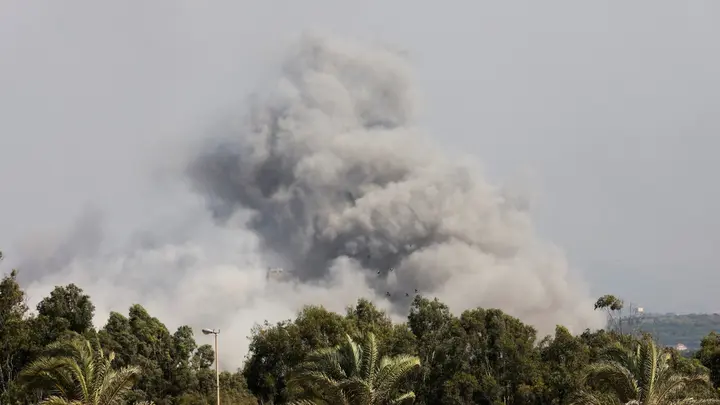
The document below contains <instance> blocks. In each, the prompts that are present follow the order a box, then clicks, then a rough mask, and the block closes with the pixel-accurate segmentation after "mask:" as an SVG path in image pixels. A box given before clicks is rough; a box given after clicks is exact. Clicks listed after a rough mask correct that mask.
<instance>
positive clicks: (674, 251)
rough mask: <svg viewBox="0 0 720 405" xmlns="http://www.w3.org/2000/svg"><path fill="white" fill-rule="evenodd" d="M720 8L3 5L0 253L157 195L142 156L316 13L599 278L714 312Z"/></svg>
mask: <svg viewBox="0 0 720 405" xmlns="http://www.w3.org/2000/svg"><path fill="white" fill-rule="evenodd" d="M718 21H720V4H718V3H716V2H713V1H699V0H698V1H693V2H677V1H659V0H654V1H644V2H621V1H615V2H594V3H592V4H591V3H590V2H573V1H562V2H560V1H543V2H535V1H515V2H499V1H498V2H485V1H484V2H478V1H464V2H460V1H456V2H429V1H427V2H417V1H413V2H411V1H393V2H388V1H382V2H381V1H370V0H368V1H363V2H357V3H354V4H352V3H350V2H345V3H343V2H337V1H319V0H306V1H302V2H300V1H265V2H260V1H258V2H247V1H213V2H210V1H207V2H199V1H189V0H186V1H178V0H176V1H169V0H167V1H154V2H146V1H126V2H116V3H109V2H107V3H105V2H102V4H101V2H96V1H64V2H53V1H34V2H27V1H5V2H3V4H2V6H0V196H1V198H0V229H2V232H1V233H0V247H1V248H2V249H3V251H4V252H5V254H6V256H8V260H10V259H11V258H12V257H13V254H14V253H13V252H17V253H16V255H19V254H20V252H22V246H23V243H27V240H28V238H30V239H32V238H35V239H34V240H35V241H37V240H36V239H37V238H41V236H40V235H45V234H47V233H52V232H59V231H58V230H59V229H62V228H63V227H66V226H68V225H69V224H71V223H72V222H73V221H74V220H75V219H76V218H77V216H78V215H79V214H80V213H81V212H82V211H83V210H84V208H85V207H86V206H88V205H91V206H94V207H98V208H100V209H101V210H102V211H103V212H104V213H105V215H106V218H107V221H109V222H111V223H112V224H115V226H117V227H123V226H125V227H132V226H133V225H134V223H135V222H138V221H144V220H146V219H148V218H151V217H153V216H156V215H162V214H163V213H164V212H165V211H169V210H172V207H170V206H169V205H171V204H172V201H173V200H172V198H171V197H168V196H169V195H170V193H171V191H170V190H159V189H158V187H157V182H150V181H147V178H149V177H153V176H152V175H155V174H158V170H154V171H152V173H149V172H148V169H147V168H148V167H149V165H148V164H147V160H149V159H151V157H152V156H156V154H157V152H158V151H159V150H160V151H162V148H168V150H167V151H166V155H168V156H171V155H172V153H173V152H172V149H171V148H170V147H168V146H167V145H168V143H167V142H168V140H172V139H177V138H183V137H193V136H196V134H197V132H198V131H200V128H204V127H206V126H207V125H209V123H210V122H212V117H213V116H214V115H215V114H218V113H219V112H220V111H221V110H222V109H224V108H227V107H228V106H229V105H230V103H232V102H237V101H240V100H242V99H243V98H244V97H246V96H247V95H248V92H249V91H250V90H252V89H254V88H255V87H256V86H257V85H258V84H259V83H261V82H262V81H263V80H265V79H266V78H267V77H268V76H269V74H270V73H272V72H273V71H274V70H276V69H277V68H278V66H277V65H276V64H275V63H274V61H275V60H276V59H277V57H278V54H279V53H280V51H281V50H282V49H283V47H284V46H285V45H286V43H287V41H288V40H289V39H291V38H292V37H294V36H296V35H297V34H299V33H301V32H302V31H303V30H307V29H314V30H320V31H323V32H329V33H334V34H338V35H342V36H351V37H358V38H361V39H364V40H368V41H378V42H382V43H386V44H390V45H392V46H395V47H397V48H400V49H403V50H405V51H407V52H408V54H409V55H410V59H411V60H412V63H413V65H414V67H415V68H416V74H417V83H418V86H419V87H420V88H421V90H423V91H424V96H425V99H426V109H425V114H424V117H423V122H424V123H425V124H426V125H427V126H428V129H429V132H431V134H432V136H434V137H435V138H436V139H437V140H438V141H439V142H440V143H441V144H442V145H445V146H446V147H447V148H448V149H449V150H450V151H451V153H456V154H460V153H466V154H470V155H473V156H475V157H477V158H478V159H480V160H481V161H482V163H483V165H484V167H485V168H486V170H487V173H488V174H489V175H490V177H491V178H492V179H493V181H495V182H497V183H503V182H519V183H520V184H522V185H529V187H530V188H531V189H532V191H533V193H532V196H533V201H532V207H533V208H532V209H533V216H534V218H535V220H536V223H537V226H538V228H539V230H540V232H541V234H542V235H543V236H544V237H545V238H547V239H549V240H551V241H553V242H555V243H556V244H557V245H558V246H560V247H562V248H563V249H564V250H565V251H566V253H567V255H568V257H569V258H570V263H571V265H572V267H573V268H574V269H575V270H576V271H577V272H578V273H582V274H583V275H584V277H585V279H586V280H587V281H588V283H589V284H590V287H591V289H592V291H593V292H594V293H596V294H602V293H607V292H611V293H616V294H618V295H621V296H624V297H627V298H628V299H630V300H632V301H635V302H637V303H639V304H641V305H642V306H644V307H645V308H647V310H649V311H675V312H688V311H720V308H719V307H718V304H717V302H716V300H715V296H716V292H717V291H718V289H719V288H720V276H718V273H716V271H717V263H718V259H720V253H718V249H717V248H716V247H717V246H718V244H719V243H720V215H718V214H717V211H716V207H718V206H720V185H718V182H717V181H715V180H714V177H715V175H713V174H712V173H713V172H720V160H717V159H716V163H712V160H713V157H715V155H716V154H717V150H718V148H719V147H720V138H719V137H718V133H717V132H718V129H720V118H719V116H718V114H717V113H716V111H717V109H718V107H720V79H719V78H718V72H720V56H718V55H720V44H719V42H718V40H717V38H720V28H718V27H717V22H718ZM713 26H716V28H713ZM153 178H155V177H153ZM151 201H154V202H151ZM23 241H25V242H23ZM3 269H4V270H7V269H6V268H5V267H4V268H3Z"/></svg>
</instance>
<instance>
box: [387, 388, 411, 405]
mask: <svg viewBox="0 0 720 405" xmlns="http://www.w3.org/2000/svg"><path fill="white" fill-rule="evenodd" d="M413 402H415V393H414V392H412V391H410V392H406V393H404V394H402V395H400V396H399V397H397V398H395V399H393V400H392V401H390V404H392V405H408V404H412V403H413Z"/></svg>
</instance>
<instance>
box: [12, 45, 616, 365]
mask: <svg viewBox="0 0 720 405" xmlns="http://www.w3.org/2000/svg"><path fill="white" fill-rule="evenodd" d="M263 94H264V95H263V96H259V97H256V98H254V99H253V101H252V103H251V106H250V108H249V110H247V111H241V112H238V116H239V117H242V119H240V120H239V121H240V122H239V123H238V124H235V125H227V126H224V127H222V131H221V133H220V134H219V135H215V136H213V137H208V138H204V139H202V141H201V142H199V143H198V144H193V147H192V149H191V152H190V154H189V155H188V157H187V159H186V160H185V161H184V163H183V170H182V179H183V180H184V181H186V184H187V185H189V189H190V193H192V194H191V195H192V196H195V197H196V199H193V198H188V190H184V191H183V190H180V191H177V190H176V192H178V195H182V196H183V198H182V199H181V198H178V204H177V205H176V206H172V207H166V209H164V211H163V213H162V215H158V216H157V218H156V219H155V220H154V221H152V222H151V223H150V224H148V225H147V226H145V227H143V228H142V229H137V230H136V231H135V232H134V233H133V235H132V237H130V238H129V239H128V240H126V241H122V243H119V244H115V245H113V246H112V247H109V246H110V243H101V242H100V239H101V237H102V236H103V235H107V234H108V233H109V232H108V231H106V230H103V225H102V220H103V217H102V216H101V215H97V214H93V215H89V216H84V217H83V218H82V219H81V220H80V221H79V222H78V224H77V226H76V229H74V230H73V231H72V232H71V233H70V235H75V236H70V237H68V238H67V239H68V241H64V242H63V243H62V244H60V245H59V246H58V247H57V248H54V250H53V249H45V250H44V254H42V255H38V254H37V251H36V250H34V251H33V250H32V248H31V247H28V252H27V255H25V257H33V260H32V261H26V262H25V266H24V267H25V269H27V271H25V269H24V268H23V265H22V264H21V265H20V266H19V267H20V268H21V274H25V277H28V276H30V278H31V280H29V281H30V283H29V288H28V291H29V293H30V295H31V298H33V299H35V300H37V299H38V298H40V297H42V296H44V295H46V294H47V293H48V292H49V289H50V288H51V286H53V285H56V284H65V283H68V282H74V283H76V284H78V285H80V286H81V287H83V288H84V289H85V290H86V291H87V292H88V293H90V294H91V296H92V299H93V302H94V303H95V305H96V306H97V308H98V313H97V319H96V324H97V325H98V326H102V324H103V323H104V321H105V320H106V319H107V315H108V313H109V311H118V312H122V313H125V312H126V310H127V307H128V306H129V305H130V304H131V303H135V302H137V303H141V304H142V305H144V306H145V307H146V308H147V309H148V310H149V312H150V313H151V314H152V315H154V316H157V317H158V318H160V319H161V320H162V321H164V322H166V323H167V324H168V326H169V327H177V326H179V325H182V324H190V325H191V326H193V327H194V328H195V330H196V331H197V330H199V328H203V327H214V328H220V329H221V336H222V337H221V340H222V342H223V343H222V351H223V353H224V355H223V356H222V358H221V366H223V367H224V368H231V367H237V366H239V365H240V364H241V363H242V358H243V355H244V354H245V352H246V349H247V341H246V340H245V337H246V336H247V335H248V334H249V330H250V328H251V327H252V325H253V324H254V323H256V322H262V321H263V320H265V319H267V320H269V321H278V320H281V319H287V318H290V317H292V316H293V314H294V313H295V312H296V311H297V310H298V309H300V308H301V307H302V306H303V305H306V304H322V305H325V306H326V307H327V308H328V309H331V310H336V311H341V310H343V308H344V307H345V306H347V305H350V304H352V303H353V302H354V301H355V300H356V299H357V298H359V297H369V298H371V299H373V300H374V301H375V302H376V303H377V305H378V306H380V307H382V308H386V309H387V310H388V311H390V312H391V313H392V314H393V315H394V316H396V317H398V318H400V317H402V316H404V315H405V314H406V310H407V307H408V305H409V303H410V302H411V300H412V298H413V297H414V295H415V292H416V291H417V292H418V293H419V294H422V295H424V296H436V297H438V298H439V299H441V300H442V301H444V302H446V303H447V304H449V305H450V307H451V309H453V310H454V311H461V310H463V309H466V308H471V307H477V306H481V307H494V308H500V309H502V310H504V311H506V312H508V313H510V314H512V315H514V316H517V317H519V318H520V319H522V320H523V321H525V322H528V323H530V324H532V325H534V326H536V327H537V328H538V329H539V331H540V332H541V333H548V332H550V331H551V330H552V328H554V326H555V325H556V324H563V325H566V326H568V327H569V328H571V329H572V330H574V331H576V332H577V331H580V330H582V329H584V328H586V327H597V326H601V325H602V322H603V319H602V317H599V315H598V314H596V313H594V312H593V310H592V300H590V299H589V297H588V295H587V291H586V290H585V288H584V286H583V284H582V283H581V282H579V281H578V280H574V278H573V275H572V274H571V272H570V271H569V268H568V264H567V262H566V260H565V258H564V256H563V254H562V252H561V251H559V250H558V249H557V248H555V247H553V246H552V245H550V244H547V243H544V242H543V241H541V240H539V239H538V238H537V237H536V235H535V232H534V230H533V227H532V223H531V221H530V217H529V214H528V212H527V210H526V207H527V204H526V202H524V201H522V199H519V198H517V197H516V196H515V195H514V194H512V193H507V192H505V191H503V190H502V189H501V188H498V187H495V186H493V185H491V184H489V183H488V182H487V181H485V180H484V178H483V177H482V176H481V175H480V174H479V173H480V171H479V170H478V168H477V167H476V166H475V165H474V164H473V163H472V162H458V160H457V159H455V158H454V157H452V156H444V155H443V154H442V153H440V152H439V151H438V150H439V149H438V147H437V146H436V145H434V144H433V142H432V141H431V138H430V137H428V136H426V135H425V134H424V133H423V131H422V130H421V129H420V128H418V127H417V126H416V121H415V119H416V113H417V109H418V105H417V100H418V95H417V93H416V90H415V87H414V85H413V82H412V75H411V71H410V67H409V64H408V62H407V61H406V60H405V57H404V56H402V55H400V54H398V53H396V52H394V51H391V50H389V49H385V48H382V47H373V46H365V45H363V44H358V43H353V42H349V41H343V40H338V39H334V38H327V37H320V36H305V37H302V39H301V40H299V41H298V42H297V43H296V44H295V46H294V47H292V49H291V50H290V52H289V53H288V57H287V58H286V60H285V63H284V65H283V66H282V74H281V77H280V78H279V80H278V81H277V82H276V85H275V86H274V87H272V88H270V89H269V91H267V92H265V93H263ZM439 135H442V134H439ZM168 150H175V149H168ZM181 200H182V201H184V202H183V203H180V202H179V201H181ZM83 230H86V231H87V230H89V231H91V233H92V235H91V236H90V237H88V236H87V235H86V234H87V232H85V231H83ZM101 245H102V246H101ZM49 267H53V273H51V274H48V273H47V269H48V268H49ZM268 267H279V268H282V269H284V274H285V276H286V277H284V278H280V279H273V278H268V277H267V275H268V272H267V269H268ZM23 272H24V273H23ZM41 274H42V275H41ZM198 341H199V342H200V343H203V342H204V341H203V338H202V335H201V336H198Z"/></svg>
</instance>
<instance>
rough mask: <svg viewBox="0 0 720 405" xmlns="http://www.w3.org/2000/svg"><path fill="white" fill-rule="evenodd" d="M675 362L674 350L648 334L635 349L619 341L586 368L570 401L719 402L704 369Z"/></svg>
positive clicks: (653, 404) (578, 403)
mask: <svg viewBox="0 0 720 405" xmlns="http://www.w3.org/2000/svg"><path fill="white" fill-rule="evenodd" d="M672 363H673V361H672V353H670V352H669V351H667V350H662V349H659V348H658V347H657V345H656V344H655V342H653V341H652V339H651V338H649V337H644V338H643V339H642V340H640V341H639V342H637V343H636V344H635V348H634V350H630V349H628V348H627V347H625V346H623V345H622V344H619V343H618V344H614V345H612V346H609V347H607V348H606V349H605V350H604V352H603V354H602V360H600V361H598V362H595V363H591V364H589V365H588V366H587V367H586V368H585V370H584V371H583V373H582V375H581V387H582V388H581V389H580V390H579V391H578V392H577V393H576V394H575V395H574V398H573V401H572V402H571V404H573V405H585V404H600V403H607V402H613V403H621V404H628V403H637V404H647V405H661V404H669V403H678V402H682V403H683V404H687V405H691V404H694V403H703V404H720V399H717V398H713V396H714V395H715V393H714V392H713V390H712V386H711V385H710V384H709V380H708V376H707V374H706V373H705V372H704V370H702V371H701V370H679V369H678V368H677V367H673V364H672ZM683 371H684V372H683Z"/></svg>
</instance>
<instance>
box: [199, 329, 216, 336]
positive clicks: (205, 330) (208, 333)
mask: <svg viewBox="0 0 720 405" xmlns="http://www.w3.org/2000/svg"><path fill="white" fill-rule="evenodd" d="M202 333H204V334H206V335H212V334H213V333H215V330H213V329H203V330H202Z"/></svg>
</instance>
